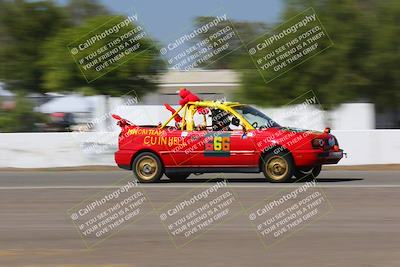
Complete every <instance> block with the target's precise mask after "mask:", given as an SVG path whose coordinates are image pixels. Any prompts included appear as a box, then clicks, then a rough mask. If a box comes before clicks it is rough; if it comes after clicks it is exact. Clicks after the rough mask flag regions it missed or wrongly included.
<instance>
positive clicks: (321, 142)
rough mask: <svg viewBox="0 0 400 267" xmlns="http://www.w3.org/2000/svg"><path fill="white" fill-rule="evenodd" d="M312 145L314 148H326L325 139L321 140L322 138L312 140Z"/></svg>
mask: <svg viewBox="0 0 400 267" xmlns="http://www.w3.org/2000/svg"><path fill="white" fill-rule="evenodd" d="M311 144H312V146H313V147H316V148H320V147H323V146H324V144H325V141H324V139H321V138H315V139H313V140H312V142H311Z"/></svg>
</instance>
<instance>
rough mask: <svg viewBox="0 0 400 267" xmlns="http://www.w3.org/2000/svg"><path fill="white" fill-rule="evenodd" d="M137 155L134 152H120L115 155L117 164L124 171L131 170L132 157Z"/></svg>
mask: <svg viewBox="0 0 400 267" xmlns="http://www.w3.org/2000/svg"><path fill="white" fill-rule="evenodd" d="M134 154H135V152H134V151H132V150H118V151H117V152H115V154H114V159H115V163H117V165H118V167H119V168H121V169H124V170H131V169H132V167H131V160H132V156H133V155H134Z"/></svg>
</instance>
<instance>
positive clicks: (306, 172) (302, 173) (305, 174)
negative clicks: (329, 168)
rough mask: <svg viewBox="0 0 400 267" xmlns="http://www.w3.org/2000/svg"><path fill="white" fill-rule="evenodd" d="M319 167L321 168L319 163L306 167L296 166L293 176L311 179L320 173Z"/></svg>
mask: <svg viewBox="0 0 400 267" xmlns="http://www.w3.org/2000/svg"><path fill="white" fill-rule="evenodd" d="M321 169H322V166H321V165H317V166H313V167H308V168H298V169H296V170H295V171H294V176H295V177H296V178H297V179H302V180H313V179H314V178H316V177H317V176H318V175H319V174H320V172H321Z"/></svg>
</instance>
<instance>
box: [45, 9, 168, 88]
mask: <svg viewBox="0 0 400 267" xmlns="http://www.w3.org/2000/svg"><path fill="white" fill-rule="evenodd" d="M124 19H125V18H124V17H122V16H97V17H94V18H91V19H89V20H87V21H85V23H83V24H82V25H80V26H77V27H73V28H68V29H65V30H63V31H60V32H59V33H58V34H57V35H56V36H54V38H52V39H50V40H49V41H48V42H46V43H45V45H44V46H43V59H42V61H41V64H40V66H41V68H42V70H43V71H44V76H43V88H44V89H45V90H47V91H69V90H74V89H76V90H78V91H79V90H80V89H79V88H84V87H86V89H85V91H88V90H87V87H91V88H92V89H94V90H95V91H96V92H97V93H100V94H106V95H121V94H124V93H126V92H128V91H130V90H132V89H135V91H136V92H137V93H138V94H144V93H146V92H149V91H151V90H154V89H156V82H157V75H158V74H159V72H160V71H161V69H162V68H163V66H164V63H163V61H162V60H161V58H160V56H159V52H158V51H159V50H158V49H157V47H156V45H155V44H154V42H153V41H152V40H151V39H148V38H142V39H140V40H139V43H140V48H139V49H137V50H135V51H134V52H132V53H131V54H130V55H129V56H128V57H127V59H128V60H127V61H124V60H125V59H124V60H122V61H121V63H123V64H121V65H119V66H118V67H115V68H114V67H111V68H110V69H106V72H107V71H108V70H110V71H111V72H110V73H106V72H104V73H103V74H105V75H104V76H101V78H99V79H96V80H94V81H93V82H90V83H89V84H88V82H87V81H86V80H85V77H84V76H83V73H82V72H81V71H80V69H79V67H78V64H77V62H75V60H74V58H73V57H72V55H71V53H70V52H69V51H68V49H67V47H68V45H69V44H70V43H71V42H72V41H74V40H76V39H79V38H82V37H83V36H85V35H87V34H88V33H90V32H92V33H94V32H93V30H95V33H101V32H104V31H105V30H106V29H108V28H109V27H110V25H113V23H109V22H110V21H123V20H124ZM99 26H100V27H99ZM134 28H135V26H134V25H129V26H127V27H124V29H123V30H122V29H121V30H120V31H119V32H118V33H112V34H110V35H109V36H107V37H106V38H104V39H102V40H100V41H98V42H97V43H96V48H97V47H103V46H105V45H107V44H108V43H109V42H110V41H112V40H115V39H116V38H117V37H118V36H122V35H123V34H124V33H126V32H129V31H131V30H132V29H134ZM93 51H96V50H93V49H88V52H87V53H91V52H93ZM85 75H86V76H88V75H89V76H90V77H96V75H97V73H96V71H95V70H93V71H92V72H85ZM88 80H90V79H88Z"/></svg>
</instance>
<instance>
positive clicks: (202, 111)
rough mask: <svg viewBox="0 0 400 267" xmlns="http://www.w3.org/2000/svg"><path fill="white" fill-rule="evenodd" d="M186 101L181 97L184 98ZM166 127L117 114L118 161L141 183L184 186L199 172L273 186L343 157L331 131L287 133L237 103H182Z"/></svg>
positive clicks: (310, 173) (310, 174)
mask: <svg viewBox="0 0 400 267" xmlns="http://www.w3.org/2000/svg"><path fill="white" fill-rule="evenodd" d="M181 97H182V96H181ZM166 107H167V109H168V110H170V111H171V112H172V113H173V114H172V116H171V117H170V118H169V120H168V121H166V122H165V123H164V124H161V123H160V124H159V125H140V126H139V125H134V124H133V123H131V122H129V121H127V120H125V119H122V118H120V117H119V116H117V115H113V117H114V118H115V119H117V120H118V125H119V126H120V127H121V129H122V131H121V133H120V135H119V147H118V151H117V152H116V153H115V161H116V163H117V164H118V166H119V167H120V168H123V169H127V170H132V171H133V173H134V175H135V177H137V179H138V180H139V181H140V182H143V183H148V182H154V181H157V180H159V179H160V178H161V177H162V175H163V174H165V175H166V176H167V177H168V178H170V179H171V180H175V181H182V180H184V179H186V178H187V177H188V176H189V175H190V174H192V173H195V174H199V173H217V172H235V173H259V172H263V173H264V175H265V177H266V178H267V180H268V181H270V182H285V181H288V180H290V179H292V176H295V177H297V178H305V177H311V178H312V177H316V176H317V175H318V174H319V173H320V171H321V165H323V164H336V163H338V162H339V160H340V159H341V158H342V157H343V150H341V149H339V144H338V141H337V140H336V138H335V137H334V136H333V135H331V134H330V129H329V128H326V129H325V130H324V132H315V131H306V130H297V129H291V128H286V127H282V126H280V125H278V124H277V123H276V122H274V121H273V120H272V119H270V118H269V117H268V116H266V115H264V114H263V113H262V112H260V111H258V110H257V109H255V108H253V107H251V106H249V105H243V104H240V103H237V102H217V101H201V100H198V101H195V102H191V101H190V100H189V102H182V103H181V107H180V108H179V109H178V110H176V111H175V110H174V109H173V108H172V107H171V106H169V105H166Z"/></svg>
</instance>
